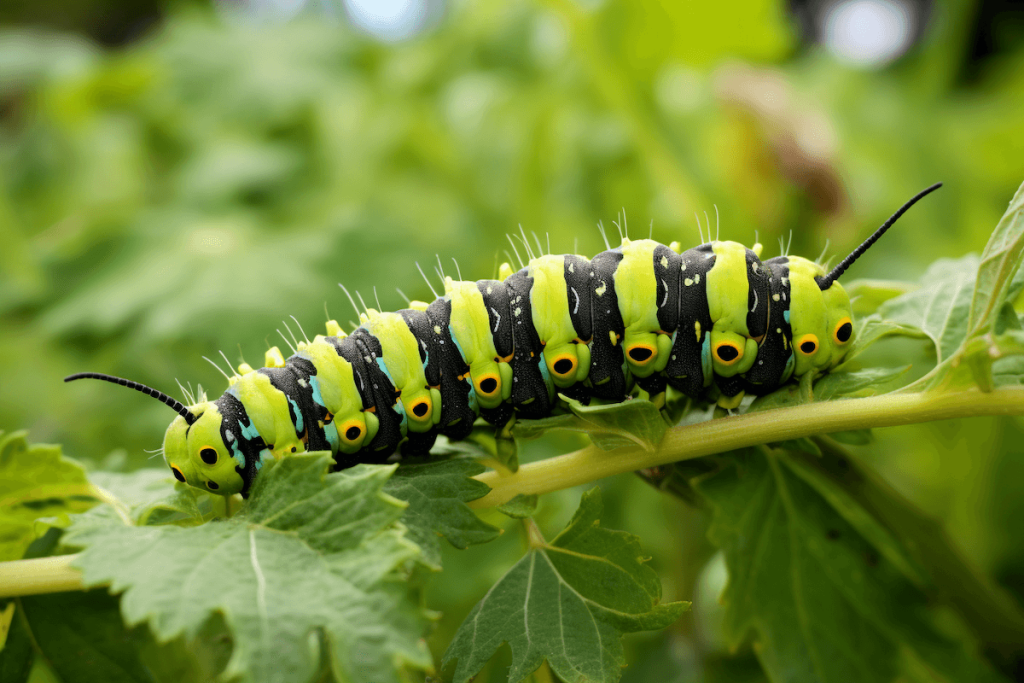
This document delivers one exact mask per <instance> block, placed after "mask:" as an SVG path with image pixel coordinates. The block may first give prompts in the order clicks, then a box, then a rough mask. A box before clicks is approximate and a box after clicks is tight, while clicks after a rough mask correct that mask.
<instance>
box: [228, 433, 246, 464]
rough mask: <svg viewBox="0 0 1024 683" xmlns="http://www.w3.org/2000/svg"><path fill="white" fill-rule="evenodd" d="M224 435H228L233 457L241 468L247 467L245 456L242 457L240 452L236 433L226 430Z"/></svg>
mask: <svg viewBox="0 0 1024 683" xmlns="http://www.w3.org/2000/svg"><path fill="white" fill-rule="evenodd" d="M224 434H225V435H227V438H228V443H229V444H231V457H232V458H234V459H235V462H237V463H238V466H239V467H245V456H244V455H242V451H240V450H238V439H236V438H235V433H234V432H232V431H231V430H228V429H225V430H224Z"/></svg>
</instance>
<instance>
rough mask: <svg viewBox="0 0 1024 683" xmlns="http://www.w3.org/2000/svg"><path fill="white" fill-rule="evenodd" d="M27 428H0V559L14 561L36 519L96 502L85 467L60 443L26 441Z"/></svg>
mask: <svg viewBox="0 0 1024 683" xmlns="http://www.w3.org/2000/svg"><path fill="white" fill-rule="evenodd" d="M25 434H26V432H14V433H11V434H4V433H3V432H2V431H0V562H2V561H5V560H17V559H20V558H21V557H22V555H23V554H24V552H25V550H26V549H27V548H28V547H29V545H31V543H32V541H34V540H35V538H36V528H35V527H36V520H39V519H42V518H46V517H64V518H66V516H67V515H68V514H70V513H75V512H83V511H85V510H88V509H89V508H90V507H92V506H93V505H95V504H96V498H95V492H94V490H93V488H92V486H91V485H90V484H89V482H88V480H87V479H86V477H85V470H83V469H82V468H81V466H79V465H78V463H76V462H74V461H73V460H69V459H68V458H65V457H64V456H62V455H61V449H60V446H48V445H42V444H31V445H30V444H29V443H28V442H27V441H26V440H25Z"/></svg>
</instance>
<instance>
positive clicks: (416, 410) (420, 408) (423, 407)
mask: <svg viewBox="0 0 1024 683" xmlns="http://www.w3.org/2000/svg"><path fill="white" fill-rule="evenodd" d="M428 410H430V406H428V405H427V402H426V401H420V402H419V403H417V404H416V405H414V406H413V407H412V414H413V415H415V416H416V417H423V416H424V415H426V414H427V411H428Z"/></svg>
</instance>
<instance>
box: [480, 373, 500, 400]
mask: <svg viewBox="0 0 1024 683" xmlns="http://www.w3.org/2000/svg"><path fill="white" fill-rule="evenodd" d="M500 388H501V379H500V378H499V377H498V376H497V375H494V374H487V375H481V376H480V377H478V378H477V379H476V390H477V391H478V392H480V393H481V394H483V395H484V396H493V395H494V394H496V393H497V392H498V389H500Z"/></svg>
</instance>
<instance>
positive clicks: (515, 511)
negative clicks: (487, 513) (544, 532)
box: [498, 493, 537, 519]
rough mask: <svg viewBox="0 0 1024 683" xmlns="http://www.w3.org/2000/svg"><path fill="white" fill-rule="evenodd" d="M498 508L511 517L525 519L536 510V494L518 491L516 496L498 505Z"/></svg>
mask: <svg viewBox="0 0 1024 683" xmlns="http://www.w3.org/2000/svg"><path fill="white" fill-rule="evenodd" d="M498 510H499V511H500V512H502V513H504V514H506V515H508V516H509V517H511V518H513V519H526V518H527V517H532V516H533V514H534V513H535V512H537V495H536V494H533V495H526V494H525V493H520V494H519V495H518V496H516V497H515V498H513V499H512V500H510V501H508V502H507V503H502V504H501V505H499V506H498Z"/></svg>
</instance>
